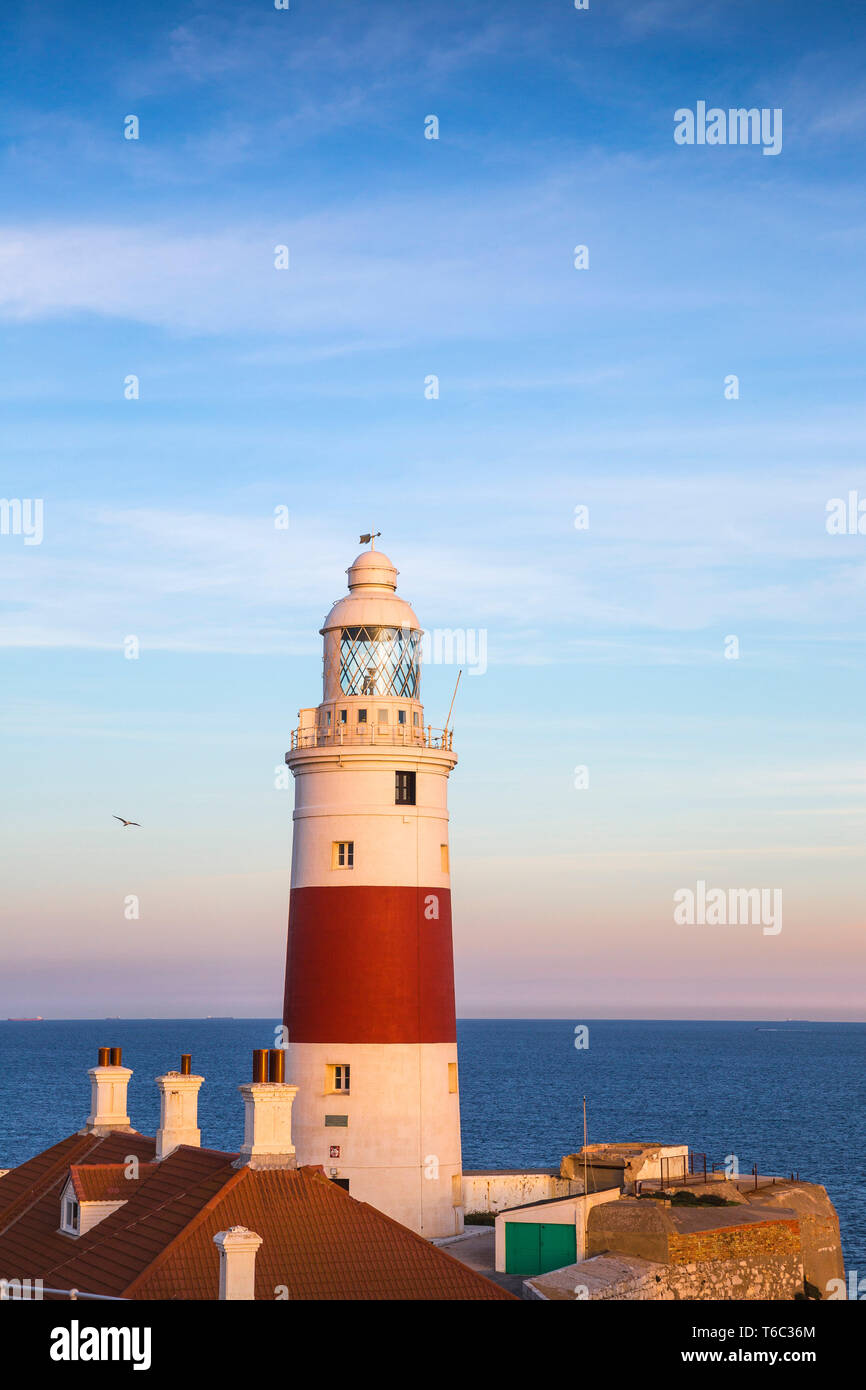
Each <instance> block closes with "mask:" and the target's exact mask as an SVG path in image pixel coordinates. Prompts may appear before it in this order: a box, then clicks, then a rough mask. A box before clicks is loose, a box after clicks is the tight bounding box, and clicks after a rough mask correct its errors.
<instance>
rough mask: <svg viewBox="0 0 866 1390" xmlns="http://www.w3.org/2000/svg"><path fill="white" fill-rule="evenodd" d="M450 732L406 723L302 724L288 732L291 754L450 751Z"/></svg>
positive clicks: (451, 739) (451, 732)
mask: <svg viewBox="0 0 866 1390" xmlns="http://www.w3.org/2000/svg"><path fill="white" fill-rule="evenodd" d="M453 738H454V730H453V729H434V728H433V726H432V724H427V725H426V726H422V727H420V728H417V729H416V728H414V727H413V726H410V725H408V724H378V725H377V724H337V725H336V726H335V727H334V728H327V727H324V728H319V727H317V726H315V725H313V726H310V727H307V728H305V727H304V726H303V725H302V726H300V727H299V728H297V729H293V730H292V747H291V751H292V752H293V753H294V752H295V751H296V750H297V749H299V748H340V747H343V746H344V745H345V746H346V747H350V748H357V747H359V746H364V747H371V746H374V745H376V744H383V745H390V746H394V745H397V746H398V747H405V748H444V749H446V750H449V751H450V749H451V746H452V741H453Z"/></svg>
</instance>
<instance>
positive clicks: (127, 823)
mask: <svg viewBox="0 0 866 1390" xmlns="http://www.w3.org/2000/svg"><path fill="white" fill-rule="evenodd" d="M113 819H114V820H119V821H123V824H124V825H125V826H126V825H137V826H138V828H139V829H141V821H137V820H123V816H114V817H113Z"/></svg>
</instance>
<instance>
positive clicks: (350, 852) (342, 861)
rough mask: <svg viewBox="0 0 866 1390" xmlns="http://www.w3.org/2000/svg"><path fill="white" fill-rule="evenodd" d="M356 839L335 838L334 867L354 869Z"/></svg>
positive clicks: (333, 850) (332, 859) (332, 851)
mask: <svg viewBox="0 0 866 1390" xmlns="http://www.w3.org/2000/svg"><path fill="white" fill-rule="evenodd" d="M354 867H355V841H354V840H335V841H334V843H333V845H332V846H331V868H332V869H354Z"/></svg>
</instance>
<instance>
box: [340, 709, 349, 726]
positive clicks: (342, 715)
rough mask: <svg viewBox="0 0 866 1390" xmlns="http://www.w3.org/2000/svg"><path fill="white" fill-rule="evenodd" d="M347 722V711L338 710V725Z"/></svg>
mask: <svg viewBox="0 0 866 1390" xmlns="http://www.w3.org/2000/svg"><path fill="white" fill-rule="evenodd" d="M348 722H349V711H348V710H346V709H341V710H340V723H341V724H348Z"/></svg>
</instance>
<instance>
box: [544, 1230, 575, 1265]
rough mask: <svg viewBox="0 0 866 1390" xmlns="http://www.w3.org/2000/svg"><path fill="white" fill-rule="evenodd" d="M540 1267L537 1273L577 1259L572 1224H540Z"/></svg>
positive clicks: (569, 1263) (572, 1262)
mask: <svg viewBox="0 0 866 1390" xmlns="http://www.w3.org/2000/svg"><path fill="white" fill-rule="evenodd" d="M539 1229H540V1230H541V1268H540V1269H539V1271H538V1272H539V1274H546V1273H547V1271H548V1270H549V1269H562V1266H563V1265H573V1264H574V1262H575V1260H576V1259H577V1236H576V1233H575V1229H574V1227H573V1226H554V1225H552V1224H549V1225H546V1226H541V1227H540V1228H539Z"/></svg>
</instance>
